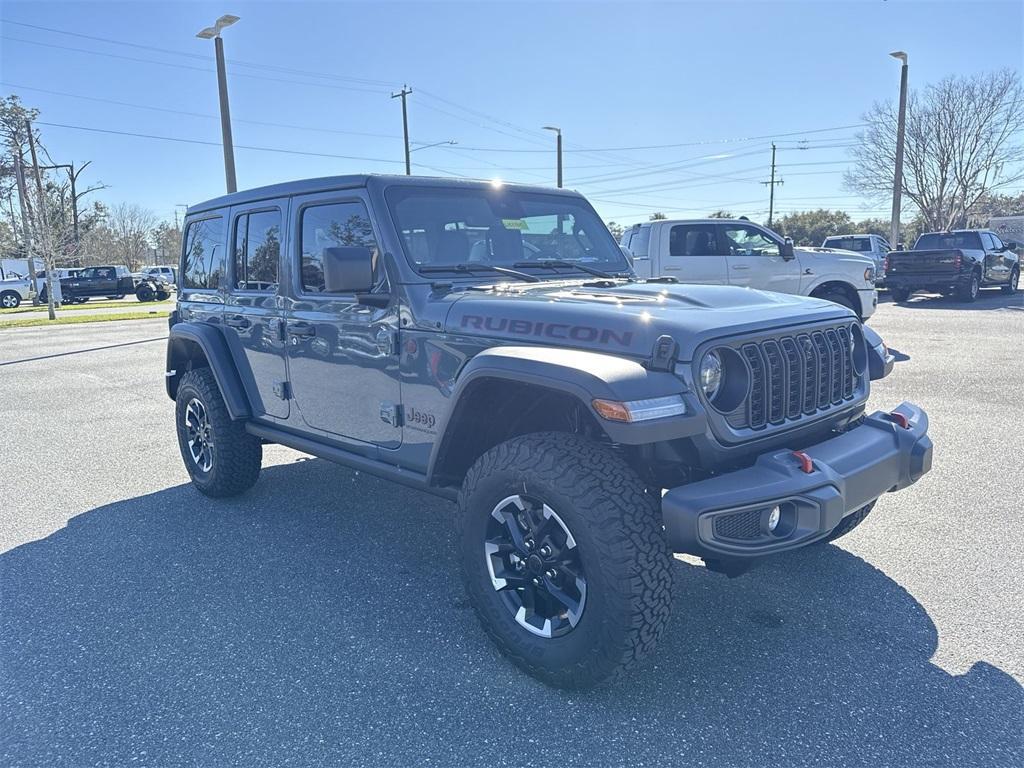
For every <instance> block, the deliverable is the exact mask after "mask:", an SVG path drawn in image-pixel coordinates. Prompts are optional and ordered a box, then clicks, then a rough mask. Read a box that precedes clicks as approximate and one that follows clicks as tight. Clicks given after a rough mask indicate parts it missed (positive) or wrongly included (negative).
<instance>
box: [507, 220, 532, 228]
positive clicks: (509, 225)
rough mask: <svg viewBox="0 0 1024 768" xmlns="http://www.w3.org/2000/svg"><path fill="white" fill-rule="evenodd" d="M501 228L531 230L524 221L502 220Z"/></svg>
mask: <svg viewBox="0 0 1024 768" xmlns="http://www.w3.org/2000/svg"><path fill="white" fill-rule="evenodd" d="M501 226H503V227H504V228H505V229H520V230H526V229H529V228H530V227H529V226H528V225H527V223H526V222H525V221H523V220H522V219H502V220H501Z"/></svg>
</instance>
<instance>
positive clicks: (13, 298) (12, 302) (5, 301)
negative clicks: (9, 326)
mask: <svg viewBox="0 0 1024 768" xmlns="http://www.w3.org/2000/svg"><path fill="white" fill-rule="evenodd" d="M20 304H21V294H19V293H17V292H16V291H4V292H3V293H0V307H3V308H4V309H14V308H16V307H18V306H19V305H20Z"/></svg>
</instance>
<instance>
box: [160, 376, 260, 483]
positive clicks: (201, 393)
mask: <svg viewBox="0 0 1024 768" xmlns="http://www.w3.org/2000/svg"><path fill="white" fill-rule="evenodd" d="M175 420H176V423H177V431H178V447H179V449H180V450H181V458H182V460H183V461H184V462H185V469H187V470H188V473H189V476H190V477H191V478H192V483H193V484H194V485H195V486H196V488H198V489H199V490H200V491H201V492H202V493H205V494H206V495H207V496H215V497H220V496H235V495H237V494H239V493H242V492H243V491H246V490H248V489H249V488H251V487H252V485H253V483H255V482H256V479H257V478H258V477H259V474H260V465H261V463H262V460H263V445H262V443H260V440H259V438H257V437H253V436H252V435H250V434H249V433H248V432H246V431H245V423H244V422H241V421H232V419H231V417H230V416H229V415H228V409H227V406H225V405H224V399H223V398H222V397H221V394H220V389H219V387H218V386H217V381H216V379H214V377H213V373H212V372H211V371H210V369H209V368H196V369H194V370H191V371H189V372H188V373H186V374H185V375H184V376H183V377H182V379H181V384H180V385H179V386H178V394H177V397H176V398H175Z"/></svg>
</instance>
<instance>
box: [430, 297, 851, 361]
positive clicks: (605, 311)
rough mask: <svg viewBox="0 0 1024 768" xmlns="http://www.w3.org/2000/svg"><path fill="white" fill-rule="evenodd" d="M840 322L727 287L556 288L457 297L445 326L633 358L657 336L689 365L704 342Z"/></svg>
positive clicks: (807, 305)
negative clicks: (670, 341)
mask: <svg viewBox="0 0 1024 768" xmlns="http://www.w3.org/2000/svg"><path fill="white" fill-rule="evenodd" d="M449 300H450V297H449ZM844 318H848V319H853V313H851V312H850V311H849V310H847V309H845V308H843V307H840V306H839V305H837V304H833V303H832V302H829V301H825V300H823V299H810V298H805V297H801V296H791V295H788V294H781V293H769V292H766V291H756V290H750V289H747V288H738V287H734V286H718V285H690V284H682V283H679V284H673V283H624V284H621V285H609V284H601V283H595V282H585V283H572V284H566V283H564V282H559V283H554V284H553V283H543V284H538V285H522V286H520V285H515V286H502V287H501V288H497V289H495V290H494V291H493V292H489V293H464V294H462V295H461V296H460V297H459V298H458V299H456V300H455V301H454V302H453V303H452V305H451V307H450V309H449V311H448V314H447V317H446V319H445V322H444V328H445V330H446V331H447V332H448V333H452V334H459V335H466V336H483V337H487V338H494V339H508V340H510V341H513V342H515V343H517V344H521V343H537V344H543V345H546V346H562V347H573V348H577V349H590V350H596V351H601V352H607V353H609V354H617V355H623V356H628V357H635V358H646V357H648V356H650V354H651V351H652V349H653V348H654V343H655V341H656V340H657V338H658V337H659V336H662V335H665V334H667V335H669V336H671V337H672V338H673V339H675V340H676V342H677V343H678V344H679V359H680V360H690V359H692V355H693V351H694V349H695V348H696V347H697V346H698V345H700V344H701V343H703V342H704V341H706V340H708V339H712V338H722V337H725V336H732V335H738V334H744V333H754V332H762V331H764V330H765V329H767V328H786V327H791V326H796V325H803V324H807V323H815V322H820V321H828V320H841V319H844Z"/></svg>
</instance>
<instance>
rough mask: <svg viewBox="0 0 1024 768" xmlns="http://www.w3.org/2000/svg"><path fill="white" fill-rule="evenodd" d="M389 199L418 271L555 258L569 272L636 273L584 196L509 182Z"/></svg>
mask: <svg viewBox="0 0 1024 768" xmlns="http://www.w3.org/2000/svg"><path fill="white" fill-rule="evenodd" d="M387 199H388V205H389V207H390V209H391V215H392V218H393V219H394V221H395V224H396V226H397V227H398V231H399V233H400V234H401V236H402V245H403V247H404V249H405V254H406V257H407V258H408V259H409V261H410V262H411V263H412V265H413V266H414V267H415V268H416V269H417V270H420V269H423V268H429V269H428V271H429V272H437V271H441V270H442V269H443V268H444V267H452V268H453V271H459V270H458V267H459V265H468V266H470V267H472V266H473V265H480V266H483V267H484V268H485V269H486V267H487V266H500V267H513V266H514V267H515V268H516V269H519V270H530V269H531V268H532V267H533V266H534V264H536V268H537V269H545V270H549V271H550V269H551V267H550V265H551V263H552V262H559V264H560V266H563V267H566V268H568V269H571V268H572V266H573V265H579V269H580V271H588V270H587V269H586V268H590V269H591V270H593V269H597V270H601V271H602V272H610V273H622V272H627V271H628V270H629V265H628V264H627V262H626V258H625V256H623V254H622V251H621V250H620V249H619V248H618V246H617V245H616V244H615V240H614V239H613V238H612V236H611V233H609V232H608V229H607V227H605V225H604V224H603V223H602V222H601V220H600V219H599V218H598V217H597V214H595V213H594V211H593V209H592V208H591V207H590V206H589V205H587V203H586V202H585V201H584V200H582V199H579V198H572V197H568V196H565V195H548V194H544V193H543V192H527V191H522V190H516V189H512V188H504V187H496V188H491V189H487V188H478V189H431V188H427V187H423V188H410V187H405V188H402V187H397V188H394V189H392V190H390V191H389V192H388V193H387ZM462 271H465V270H462ZM591 274H593V273H591Z"/></svg>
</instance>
